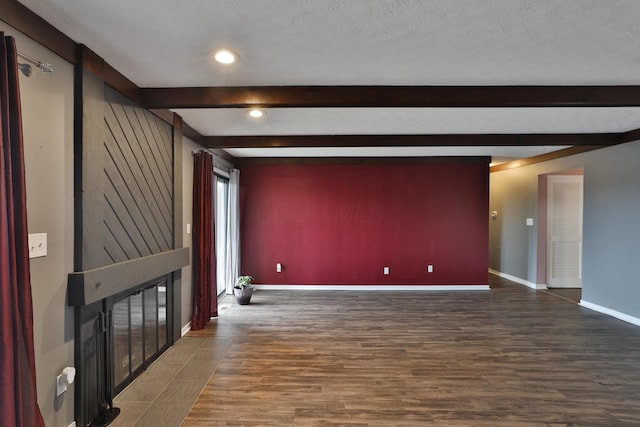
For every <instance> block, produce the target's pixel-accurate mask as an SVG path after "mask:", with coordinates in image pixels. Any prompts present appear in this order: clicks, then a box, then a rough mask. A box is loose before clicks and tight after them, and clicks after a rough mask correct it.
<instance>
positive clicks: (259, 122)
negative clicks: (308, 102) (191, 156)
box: [173, 107, 640, 135]
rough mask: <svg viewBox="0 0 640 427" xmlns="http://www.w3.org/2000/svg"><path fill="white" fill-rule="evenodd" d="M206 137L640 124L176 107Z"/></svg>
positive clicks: (484, 111) (579, 129)
mask: <svg viewBox="0 0 640 427" xmlns="http://www.w3.org/2000/svg"><path fill="white" fill-rule="evenodd" d="M173 111H175V112H176V113H178V114H179V115H180V116H182V117H183V118H184V119H185V120H186V121H187V122H188V123H189V125H190V126H192V127H193V128H194V129H196V130H197V131H199V132H200V133H202V134H203V135H358V134H361V135H384V134H392V135H393V134H406V135H420V134H448V133H464V134H469V133H471V134H476V133H480V134H486V133H608V132H626V131H629V130H633V129H638V128H640V107H628V108H314V109H311V110H310V109H307V108H273V109H269V110H266V112H267V114H266V116H264V117H262V118H261V119H253V118H251V117H249V115H248V114H247V110H244V109H239V108H234V109H214V110H211V109H209V110H207V109H191V110H189V109H176V110H173Z"/></svg>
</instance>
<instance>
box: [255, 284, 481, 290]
mask: <svg viewBox="0 0 640 427" xmlns="http://www.w3.org/2000/svg"><path fill="white" fill-rule="evenodd" d="M253 286H254V287H255V288H256V289H265V290H292V291H317V290H323V291H488V290H491V288H489V286H488V285H253Z"/></svg>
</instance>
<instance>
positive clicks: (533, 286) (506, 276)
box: [489, 268, 547, 290]
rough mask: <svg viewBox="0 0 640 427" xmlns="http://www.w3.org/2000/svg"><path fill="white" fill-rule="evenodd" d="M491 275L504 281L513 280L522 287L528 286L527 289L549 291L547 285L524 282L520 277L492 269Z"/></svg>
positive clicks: (490, 270)
mask: <svg viewBox="0 0 640 427" xmlns="http://www.w3.org/2000/svg"><path fill="white" fill-rule="evenodd" d="M489 273H491V274H495V275H496V276H500V277H502V278H503V279H507V280H511V281H512V282H516V283H518V284H520V285H524V286H527V287H529V288H531V289H537V290H544V289H547V285H545V284H536V283H533V282H529V281H528V280H524V279H521V278H519V277H516V276H512V275H510V274H506V273H502V272H500V271H496V270H493V269H491V268H490V269H489Z"/></svg>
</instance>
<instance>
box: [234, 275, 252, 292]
mask: <svg viewBox="0 0 640 427" xmlns="http://www.w3.org/2000/svg"><path fill="white" fill-rule="evenodd" d="M251 281H253V277H251V276H240V277H238V280H236V286H235V287H236V288H242V289H244V288H253V286H251Z"/></svg>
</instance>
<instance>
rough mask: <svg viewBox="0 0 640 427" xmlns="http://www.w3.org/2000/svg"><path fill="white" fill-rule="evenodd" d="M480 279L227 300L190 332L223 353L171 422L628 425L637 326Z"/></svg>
mask: <svg viewBox="0 0 640 427" xmlns="http://www.w3.org/2000/svg"><path fill="white" fill-rule="evenodd" d="M490 284H491V287H492V290H491V291H471V292H461V291H452V292H353V291H258V292H256V293H255V294H254V296H253V299H252V302H251V304H250V305H248V306H238V305H237V304H236V303H235V302H231V300H230V299H229V298H227V299H226V302H227V304H228V303H231V305H230V306H229V307H228V309H226V310H224V311H223V312H222V314H221V316H220V317H219V318H218V319H217V320H213V321H211V323H210V324H209V326H208V327H207V328H206V329H205V330H203V331H198V332H190V333H189V334H188V337H189V339H193V338H202V339H204V340H205V341H206V343H207V344H206V346H207V347H210V348H215V347H216V342H220V343H221V344H224V348H225V349H226V351H225V352H224V354H221V355H220V356H219V359H218V360H219V361H218V362H217V366H215V370H214V371H213V375H211V377H210V378H209V380H208V382H206V385H205V386H204V389H203V390H202V393H201V394H200V395H199V397H198V399H197V401H196V403H195V404H194V405H193V407H192V408H191V411H190V412H189V414H188V415H187V417H186V418H185V419H184V422H183V426H185V427H193V426H265V427H267V426H278V427H282V426H300V427H303V426H318V427H320V426H322V427H328V426H359V427H364V426H405V427H408V426H427V425H428V426H431V425H433V426H440V425H442V426H624V425H629V426H637V425H640V328H639V327H637V326H634V325H631V324H628V323H625V322H622V321H620V320H617V319H614V318H611V317H608V316H606V315H602V314H599V313H596V312H594V311H591V310H588V309H585V308H582V307H580V306H578V305H576V304H575V303H572V302H571V301H569V300H567V299H565V298H561V297H558V296H556V295H554V294H552V293H549V292H540V291H534V290H531V289H529V288H526V287H524V286H521V285H515V284H510V282H507V281H505V280H503V279H500V278H497V277H496V276H490ZM203 375H208V374H205V373H203ZM158 425H159V424H158Z"/></svg>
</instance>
